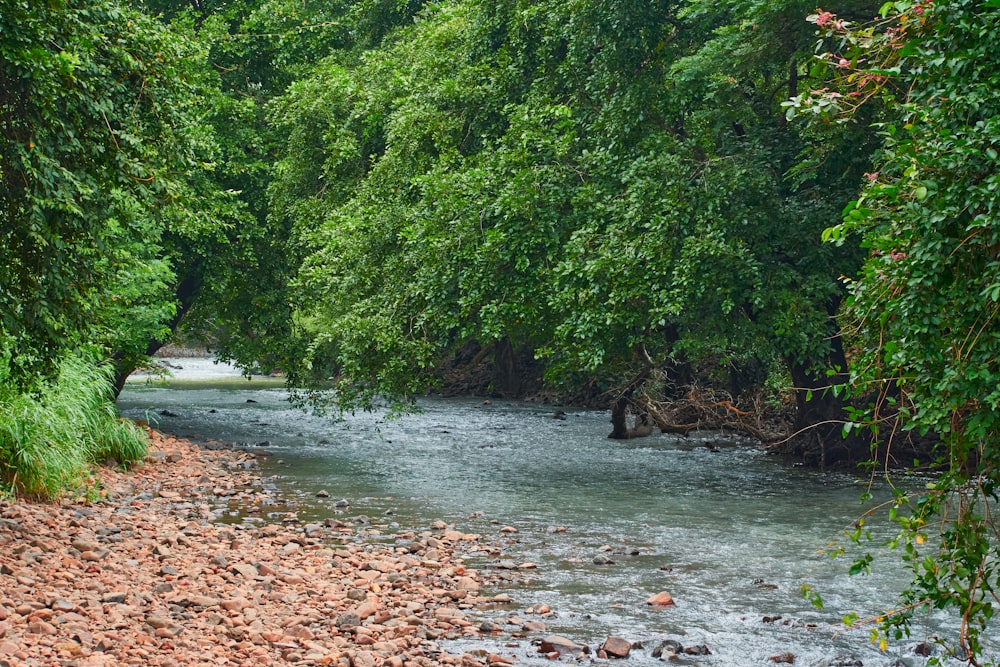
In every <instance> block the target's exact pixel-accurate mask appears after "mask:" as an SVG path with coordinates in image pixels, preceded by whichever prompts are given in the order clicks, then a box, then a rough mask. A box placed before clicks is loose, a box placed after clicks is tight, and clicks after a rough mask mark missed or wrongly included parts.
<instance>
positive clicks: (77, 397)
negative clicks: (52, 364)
mask: <svg viewBox="0 0 1000 667" xmlns="http://www.w3.org/2000/svg"><path fill="white" fill-rule="evenodd" d="M112 373H113V370H112V369H111V367H110V366H109V365H107V364H98V363H95V362H94V361H93V360H92V359H90V358H88V357H86V356H79V357H69V358H67V359H66V360H65V361H63V363H62V366H61V369H60V373H59V377H58V378H57V379H56V380H55V381H54V382H52V383H50V384H46V385H43V386H42V387H41V388H40V389H39V390H38V391H37V392H35V393H31V394H25V393H18V392H15V391H12V390H10V389H8V388H5V387H0V482H2V484H3V486H4V487H5V489H6V490H7V491H8V492H9V493H13V494H15V495H22V496H32V497H38V498H49V499H51V498H56V497H58V496H59V495H61V494H62V493H64V492H66V491H68V490H73V489H76V488H78V487H80V486H81V485H83V484H85V483H86V481H87V479H88V474H87V472H88V469H89V468H90V466H91V465H92V464H93V463H95V462H104V461H106V460H108V459H113V460H114V461H116V462H117V463H120V464H125V463H129V462H132V461H137V460H139V459H142V458H143V457H144V456H145V455H146V451H147V448H148V446H149V441H148V438H147V436H146V433H145V432H144V431H142V430H141V429H139V428H137V427H136V426H135V425H134V424H132V423H131V422H127V421H121V420H119V419H118V415H117V411H116V408H115V405H114V402H113V400H112V392H111V387H112V384H111V381H112Z"/></svg>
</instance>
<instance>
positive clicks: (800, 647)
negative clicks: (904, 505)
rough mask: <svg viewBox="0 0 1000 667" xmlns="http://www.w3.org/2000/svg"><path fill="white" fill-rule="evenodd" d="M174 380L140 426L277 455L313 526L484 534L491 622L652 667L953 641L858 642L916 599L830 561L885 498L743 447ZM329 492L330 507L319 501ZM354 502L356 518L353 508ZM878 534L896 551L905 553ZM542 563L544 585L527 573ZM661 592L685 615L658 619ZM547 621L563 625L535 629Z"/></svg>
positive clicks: (147, 400)
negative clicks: (329, 409) (327, 414)
mask: <svg viewBox="0 0 1000 667" xmlns="http://www.w3.org/2000/svg"><path fill="white" fill-rule="evenodd" d="M174 363H175V364H177V365H180V366H184V367H185V370H183V371H177V378H178V380H183V379H184V378H185V377H189V378H192V381H191V382H181V381H175V382H172V383H171V384H170V386H164V385H163V384H161V383H158V382H155V381H150V382H148V383H147V382H143V381H141V380H140V381H134V380H133V381H131V382H130V383H129V384H128V386H127V388H126V390H125V391H124V392H123V394H122V396H121V398H120V399H119V407H120V409H121V412H122V413H123V414H124V415H125V416H129V417H134V418H147V417H152V418H153V419H155V421H156V423H157V424H158V426H159V428H160V429H162V430H164V431H167V432H172V433H176V434H180V435H188V436H194V437H195V438H203V439H208V438H211V439H218V440H223V441H226V442H229V443H239V444H240V445H241V446H248V447H253V448H255V449H257V450H258V451H264V450H265V449H266V451H267V452H268V453H270V456H267V457H262V458H261V468H262V473H263V474H264V475H265V476H274V477H275V478H276V482H275V483H276V484H277V486H278V487H279V488H280V489H281V490H282V492H283V493H285V494H286V495H287V496H288V497H290V498H295V499H297V500H298V501H299V502H301V503H304V504H305V506H304V507H303V508H302V510H301V511H302V513H304V514H306V515H308V516H310V517H323V516H324V515H327V516H329V515H333V514H334V513H337V512H340V513H339V514H337V516H339V517H341V518H350V517H356V516H358V515H364V516H366V517H370V518H371V520H372V522H373V523H374V524H381V525H380V527H381V528H382V530H383V531H384V532H385V533H386V534H391V533H393V532H401V531H404V530H407V529H417V530H422V529H425V528H426V527H427V526H429V525H430V524H431V522H433V521H436V520H443V521H445V522H447V523H449V524H452V525H454V526H455V527H456V529H458V530H461V531H464V532H475V533H479V534H481V535H482V536H483V539H482V544H483V546H482V548H481V550H480V551H479V552H478V553H472V554H470V556H469V557H468V559H467V563H468V564H469V565H471V566H473V567H477V568H479V569H481V570H483V571H489V572H495V573H497V574H498V575H505V576H507V577H508V578H509V579H510V580H509V581H508V582H506V583H505V584H504V585H502V586H500V587H498V588H496V589H493V590H491V591H488V592H490V593H499V592H504V593H507V594H508V595H510V596H511V597H512V598H513V603H512V604H511V605H507V606H506V607H505V608H495V609H487V610H482V611H477V612H474V615H475V618H476V619H479V618H482V619H487V620H488V619H493V620H496V621H497V622H501V623H502V622H503V621H504V620H506V619H509V618H510V617H512V616H518V617H521V618H523V619H526V620H541V621H544V622H545V624H546V625H547V628H548V631H549V632H553V633H558V634H562V635H564V636H568V637H570V638H572V639H574V640H576V641H578V642H581V643H587V644H589V645H590V646H591V647H595V646H596V645H597V644H599V643H600V642H601V641H603V640H604V639H605V638H606V637H608V636H609V635H621V636H623V637H625V638H627V639H629V640H630V641H633V642H639V643H641V644H642V646H643V648H641V649H637V650H634V651H633V653H632V657H630V658H629V660H628V664H634V665H653V664H662V663H660V662H659V661H658V660H657V659H656V658H653V657H652V649H653V648H654V647H656V646H657V645H658V644H659V643H660V641H661V640H663V639H674V640H677V641H679V642H680V643H681V644H682V645H683V646H685V647H693V646H698V645H704V646H706V647H707V648H708V649H709V650H710V651H711V653H710V654H708V655H684V656H682V657H681V659H680V661H679V663H678V664H685V665H736V666H739V665H773V664H776V661H775V660H773V659H772V658H777V657H779V656H783V655H785V654H791V655H793V656H794V659H795V662H794V664H796V665H817V666H818V665H855V664H863V665H923V664H924V663H925V660H926V658H924V657H921V656H919V655H917V654H916V652H915V648H916V647H917V644H918V642H919V641H920V640H922V639H923V638H924V637H925V635H927V634H932V633H934V632H947V631H948V630H949V625H948V622H947V621H946V620H944V619H938V618H928V617H921V619H920V620H919V622H918V623H917V624H916V630H917V632H918V633H919V636H916V635H915V636H914V637H913V638H912V639H908V640H902V641H900V642H898V643H896V644H894V645H891V646H890V647H889V650H888V652H884V653H883V652H881V651H879V650H878V649H877V648H876V647H875V646H872V645H871V643H870V641H869V635H868V629H867V628H861V629H857V628H856V629H851V630H846V629H845V628H843V627H842V626H840V625H839V619H840V618H841V617H842V616H843V615H844V614H846V613H848V612H857V613H858V614H859V615H861V616H862V617H865V616H869V615H876V614H878V613H879V612H880V611H882V610H884V609H889V608H891V607H892V605H893V604H894V601H895V598H894V595H895V593H896V592H898V591H899V590H900V589H901V588H902V587H903V585H904V584H905V583H906V581H907V580H908V578H907V576H906V572H905V571H903V570H902V569H901V568H899V566H898V564H897V563H896V562H895V561H894V560H893V558H892V557H885V556H880V557H878V558H877V559H876V568H875V570H876V573H875V574H874V575H873V576H870V577H850V576H848V574H847V570H848V568H849V566H850V560H851V558H849V557H842V558H838V559H831V558H830V557H829V556H827V555H823V554H820V553H818V550H820V549H822V548H824V547H826V546H827V545H828V543H830V542H831V541H836V542H837V543H838V544H847V543H846V538H843V532H844V530H845V528H849V527H850V526H851V525H852V524H853V523H854V522H855V521H856V520H857V518H858V517H859V516H861V515H863V514H864V512H865V511H866V509H867V508H868V506H865V505H862V504H861V502H860V497H861V495H862V493H864V492H865V491H866V489H868V483H867V482H866V481H865V480H863V479H859V478H857V477H855V476H851V475H848V474H843V473H823V472H819V471H815V470H810V469H805V468H801V467H795V466H790V465H788V464H787V463H785V462H782V461H781V460H779V459H777V458H774V457H770V456H767V455H765V454H764V453H762V452H761V451H760V450H759V449H758V448H756V447H754V446H753V445H752V443H747V442H743V441H740V440H738V439H736V438H733V437H727V436H719V435H711V434H706V435H703V436H700V437H691V438H679V437H673V436H667V435H654V436H652V437H649V438H643V439H638V440H631V441H613V440H609V439H608V438H607V437H606V436H607V433H608V431H609V428H610V425H609V421H608V420H609V415H608V414H607V413H606V412H600V411H578V410H571V409H565V408H564V409H563V410H565V413H561V412H557V408H554V407H552V406H546V405H540V404H536V403H531V402H500V401H493V402H484V401H483V400H481V399H480V400H455V399H447V400H445V399H427V400H424V401H422V402H421V403H420V407H421V408H422V412H421V413H419V414H414V415H410V416H407V417H404V418H402V419H400V420H389V421H387V420H384V419H381V418H380V417H379V416H377V415H371V414H359V415H357V416H348V417H347V418H346V419H344V420H343V421H342V422H336V423H335V422H332V421H331V420H329V419H325V418H322V417H315V416H310V415H306V414H304V413H302V412H301V411H299V410H297V409H295V408H293V407H291V406H290V405H289V404H288V402H287V400H286V393H285V391H284V390H283V389H282V388H281V387H280V385H278V384H276V383H275V382H273V381H272V382H267V381H263V382H262V381H261V380H260V379H255V380H253V381H249V382H248V381H246V380H240V379H238V378H235V377H234V376H233V373H232V371H231V369H228V368H225V367H216V366H211V365H209V364H206V362H205V361H203V360H190V359H184V360H176V361H175V362H174ZM161 411H167V412H168V413H170V414H171V415H173V416H162V415H160V414H159V413H160V412H161ZM905 483H915V482H914V481H913V480H908V481H906V482H905ZM321 491H327V492H328V493H329V494H330V497H329V498H317V493H319V492H321ZM872 492H873V494H874V496H875V500H874V501H873V502H878V501H880V500H885V499H886V498H887V497H888V496H889V490H888V486H887V485H886V484H885V483H884V482H880V483H878V484H876V485H875V486H874V487H873V488H872ZM341 499H347V500H349V502H350V505H351V507H350V508H349V510H347V511H346V512H345V511H344V510H342V509H340V510H338V509H336V508H335V501H338V500H341ZM345 514H346V517H345ZM872 525H873V530H874V532H875V534H876V536H877V537H878V536H883V537H884V536H885V535H888V534H889V528H888V527H887V526H885V525H882V526H879V524H878V521H877V520H872ZM506 526H511V527H513V528H516V529H517V532H516V533H510V532H507V533H505V532H501V530H500V529H501V527H506ZM595 559H597V560H601V559H603V560H605V561H608V560H610V561H612V562H610V563H605V564H596V563H595ZM524 563H534V564H536V565H537V568H535V569H517V570H511V569H509V568H510V567H511V565H512V564H513V565H520V564H524ZM803 585H810V586H813V587H814V589H815V590H816V591H818V592H819V593H820V594H821V595H822V596H823V599H824V602H825V606H824V608H823V609H822V610H820V609H816V608H815V607H813V606H812V605H811V604H809V603H808V602H807V601H806V600H804V599H803V597H802V587H803ZM659 591H669V592H670V593H671V594H672V596H673V597H674V599H675V601H676V603H677V604H676V606H673V607H668V608H665V609H653V608H650V607H647V605H646V604H645V600H646V599H647V598H648V597H650V596H651V595H653V594H654V593H657V592H659ZM538 604H546V605H548V606H549V607H550V608H551V610H552V612H553V613H552V614H550V615H548V616H546V617H544V618H543V617H536V616H532V615H530V614H528V611H529V609H530V607H532V606H533V605H538ZM506 627H510V626H506ZM951 630H952V631H953V628H951ZM508 644H511V645H510V646H508ZM515 645H516V646H515ZM476 647H484V648H488V649H490V650H493V651H498V652H502V653H505V654H508V655H509V654H511V653H516V654H517V655H518V657H519V664H539V665H540V664H548V662H547V661H546V660H544V659H543V658H542V657H541V656H540V655H539V654H537V653H536V652H535V648H534V647H533V646H532V645H531V644H530V641H529V640H528V639H512V638H511V637H510V636H507V637H499V638H497V639H496V640H495V641H492V642H490V641H488V640H483V641H479V640H477V641H475V642H457V643H455V644H454V645H450V646H449V645H448V644H447V643H445V644H444V646H443V648H445V649H446V650H450V651H452V652H462V651H465V650H472V649H474V648H476Z"/></svg>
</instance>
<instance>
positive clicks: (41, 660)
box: [0, 432, 565, 667]
mask: <svg viewBox="0 0 1000 667" xmlns="http://www.w3.org/2000/svg"><path fill="white" fill-rule="evenodd" d="M151 438H152V440H153V443H152V448H151V451H153V452H161V453H162V452H169V454H167V455H163V456H150V457H148V458H147V460H146V462H145V463H144V465H142V466H134V467H133V468H132V470H131V471H129V472H124V473H123V472H121V471H120V470H117V469H110V468H108V469H99V470H96V471H95V472H94V473H93V474H94V475H95V476H96V477H98V478H99V483H100V486H101V488H103V489H105V490H106V492H107V493H106V498H105V499H104V500H102V501H100V502H98V503H94V504H80V503H75V502H70V501H63V502H60V503H55V504H40V503H32V502H27V501H24V502H9V501H2V502H0V572H2V574H0V656H3V659H0V663H4V662H10V661H11V660H13V661H14V662H12V663H10V664H24V665H54V664H65V665H69V664H75V665H78V666H79V667H89V666H107V665H142V666H144V667H145V666H149V667H179V666H181V665H185V666H187V665H206V666H207V665H227V666H228V665H232V666H234V667H237V666H242V665H247V666H248V667H249V666H257V665H264V666H267V665H272V666H275V665H290V664H301V665H332V666H334V667H336V666H338V665H339V666H341V667H344V666H348V665H350V666H353V667H375V666H376V665H385V666H388V667H405V666H408V665H413V666H414V667H434V666H436V665H461V666H464V667H472V665H473V664H475V665H479V666H480V667H488V665H496V666H498V667H503V666H504V665H509V664H511V659H510V658H507V657H504V656H502V655H495V654H487V653H486V652H482V653H481V654H478V653H477V654H476V655H471V654H466V655H465V656H450V655H448V654H447V653H446V652H443V651H442V650H441V648H440V647H439V646H438V645H437V644H436V643H435V641H434V640H435V639H437V638H459V637H461V638H463V639H469V638H475V637H477V636H481V635H490V634H495V633H497V632H498V631H499V627H498V626H496V624H490V623H482V622H480V621H472V620H470V619H469V618H468V617H467V616H466V613H467V612H468V611H469V610H470V609H473V608H474V607H476V606H479V605H487V604H495V603H496V602H504V601H506V602H509V601H510V598H509V597H507V596H504V595H500V596H497V597H496V598H491V597H488V596H482V595H480V587H481V586H483V585H484V584H485V583H486V582H484V579H483V576H482V575H481V574H480V573H479V572H477V571H475V570H472V569H469V568H467V567H465V566H463V565H462V561H461V558H460V557H459V556H458V554H456V552H455V548H456V547H458V546H459V545H473V547H472V548H479V547H475V546H474V545H476V544H477V543H478V542H479V539H480V538H479V536H478V535H474V534H469V533H463V532H460V531H458V530H456V529H454V528H452V527H451V526H448V525H447V524H445V523H444V522H435V524H434V525H433V526H432V528H433V529H434V530H436V531H440V532H438V533H431V532H430V531H428V532H426V533H421V534H417V533H410V534H409V535H408V536H407V537H406V538H405V539H407V540H410V542H409V543H408V544H410V548H397V547H396V546H395V545H392V544H389V545H384V544H363V543H360V542H356V541H355V540H356V539H357V538H356V537H355V530H359V529H354V528H353V527H352V525H351V524H347V523H331V522H330V521H327V522H326V523H325V524H324V525H320V524H305V522H303V523H301V524H300V523H297V522H296V521H295V520H293V519H294V517H293V515H291V514H286V513H285V512H281V513H279V514H278V515H277V516H276V517H274V518H273V519H272V521H273V523H267V524H263V525H262V524H260V523H256V524H254V523H250V522H247V523H244V524H238V525H223V524H213V523H210V522H209V520H210V519H211V518H213V517H221V516H223V515H224V513H225V512H226V511H227V509H231V508H233V507H236V506H243V507H251V506H254V504H255V503H259V504H263V501H264V500H265V499H267V500H268V501H269V502H273V498H272V497H271V496H273V494H270V493H266V492H265V491H264V485H263V483H262V482H261V480H260V478H259V477H257V476H256V475H255V470H254V465H253V462H254V457H253V455H251V454H248V453H246V452H242V451H226V450H215V451H208V450H201V449H199V448H198V447H197V446H195V445H194V444H192V443H189V442H187V441H185V440H182V439H179V438H174V437H170V436H165V435H163V434H160V433H157V432H151ZM213 494H214V495H213ZM341 503H343V504H344V505H348V504H349V503H347V501H346V500H345V501H339V502H338V503H337V505H340V504H341ZM257 516H258V517H259V516H260V515H257ZM290 517H291V518H290ZM330 528H335V529H334V530H330ZM26 537H27V538H28V539H26ZM32 540H35V541H34V542H32ZM25 544H32V545H33V546H32V548H31V549H25V548H24V545H25ZM34 545H37V548H35V546H34ZM19 547H20V548H19ZM505 564H506V563H505ZM513 567H514V568H517V567H520V568H524V567H525V564H522V565H521V566H517V565H514V566H513ZM8 575H12V576H8ZM563 648H564V649H565V647H563ZM57 656H58V657H57Z"/></svg>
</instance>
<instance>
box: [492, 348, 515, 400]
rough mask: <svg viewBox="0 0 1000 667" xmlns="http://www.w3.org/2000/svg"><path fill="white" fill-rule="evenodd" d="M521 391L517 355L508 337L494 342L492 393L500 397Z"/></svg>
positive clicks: (513, 394)
mask: <svg viewBox="0 0 1000 667" xmlns="http://www.w3.org/2000/svg"><path fill="white" fill-rule="evenodd" d="M520 391H521V376H520V374H519V370H518V363H517V356H516V355H515V354H514V346H513V345H511V342H510V339H509V338H506V337H505V338H502V339H500V340H498V341H497V342H496V346H495V347H494V350H493V393H494V394H495V395H496V396H500V397H511V396H518V395H519V393H520Z"/></svg>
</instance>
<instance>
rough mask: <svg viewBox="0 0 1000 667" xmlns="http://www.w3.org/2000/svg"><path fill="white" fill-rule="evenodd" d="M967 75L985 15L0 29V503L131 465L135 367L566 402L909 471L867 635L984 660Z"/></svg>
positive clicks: (322, 7)
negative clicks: (228, 365) (912, 490)
mask: <svg viewBox="0 0 1000 667" xmlns="http://www.w3.org/2000/svg"><path fill="white" fill-rule="evenodd" d="M998 65H1000V0H935V1H931V0H919V1H917V2H913V1H908V2H886V3H880V2H875V3H872V2H867V1H863V0H837V1H836V2H835V3H834V4H833V5H830V6H827V7H825V8H822V9H818V8H816V7H815V6H814V5H813V4H810V3H806V2H801V1H799V0H779V1H773V2H764V1H762V0H713V1H711V2H708V1H706V0H677V1H673V0H647V1H639V0H573V1H572V2H570V1H567V0H536V1H534V2H529V1H527V0H489V1H487V0H439V1H430V0H428V1H424V0H322V1H321V0H185V1H181V0H146V1H141V0H135V1H133V2H128V1H127V0H46V1H45V2H27V1H25V0H0V133H2V139H0V181H2V187H0V315H2V319H0V380H2V383H0V405H2V414H0V477H2V479H3V480H4V488H5V493H7V494H9V495H14V496H17V495H23V496H36V497H54V496H58V494H59V493H61V492H62V491H63V490H64V489H66V488H67V487H70V486H72V485H73V484H74V483H75V480H78V479H79V478H80V475H81V470H84V469H86V467H87V466H88V465H90V464H91V463H93V462H96V461H104V460H106V459H108V458H112V459H114V460H116V461H119V462H122V463H126V462H128V461H132V460H136V459H138V458H141V457H142V456H143V455H144V452H145V447H146V443H145V442H144V441H143V434H142V433H141V432H140V431H138V430H137V429H136V428H135V427H134V426H132V425H131V424H129V423H126V422H123V421H120V420H118V419H117V414H116V411H115V407H114V397H115V396H116V395H117V392H118V391H120V390H121V387H122V385H123V382H124V379H125V377H127V376H128V375H129V374H130V373H131V372H132V371H133V370H135V369H136V368H138V367H141V366H142V365H143V364H145V363H147V360H148V358H149V356H150V355H152V354H153V353H154V352H156V350H157V349H159V348H160V347H161V346H162V345H163V344H165V343H167V342H168V341H187V342H190V341H202V342H204V343H205V344H207V345H208V346H209V347H210V348H211V349H212V351H213V352H214V353H215V354H216V355H218V356H219V358H221V359H225V360H230V361H233V362H235V363H237V364H238V365H240V366H241V367H243V368H245V369H247V372H250V371H251V370H253V371H255V372H256V371H262V372H272V371H280V372H281V373H282V374H283V376H284V377H285V378H286V379H287V381H288V384H289V387H290V388H292V389H293V390H294V391H295V396H296V399H297V400H299V401H301V403H302V404H303V406H304V407H306V408H312V409H316V410H332V411H334V412H336V411H337V410H356V409H371V408H373V407H376V406H386V405H388V406H390V407H391V408H392V409H395V410H400V411H405V410H406V409H408V407H409V406H411V405H412V402H413V400H414V399H415V398H416V397H419V396H422V395H425V394H427V393H431V392H444V393H472V394H478V395H488V396H504V397H522V396H526V395H533V396H541V397H547V398H549V399H550V400H554V401H569V402H576V403H584V404H588V405H598V406H602V407H604V408H606V409H609V410H610V412H611V415H612V436H613V437H619V438H627V437H633V436H638V435H643V434H646V433H649V432H650V431H652V430H654V429H660V430H663V431H668V432H686V431H687V430H691V429H695V428H728V429H732V430H736V431H739V432H742V433H744V434H747V435H749V436H751V437H754V438H756V439H759V440H760V441H761V443H762V445H763V446H765V447H768V448H769V449H771V450H772V451H776V452H780V453H782V454H784V455H787V456H791V457H794V458H796V459H798V460H804V461H806V462H807V463H809V464H811V465H817V466H824V467H825V466H834V465H854V464H857V463H859V462H860V463H861V464H862V465H863V466H866V468H865V469H867V470H868V471H869V473H870V474H876V475H877V474H883V473H886V472H889V471H893V470H898V469H901V468H908V469H915V470H932V471H934V475H935V476H934V477H933V480H934V481H933V482H929V483H928V484H927V488H926V490H925V491H924V492H922V493H921V494H919V495H912V494H908V493H904V492H902V491H900V492H899V493H898V494H897V496H896V498H895V501H894V503H893V506H891V507H888V508H886V511H887V512H888V513H889V515H890V517H891V518H892V519H894V520H895V521H896V522H897V524H898V536H897V537H896V538H895V539H894V540H893V541H892V543H891V544H890V545H888V548H891V549H895V550H896V551H897V552H898V553H899V555H900V557H901V558H902V559H903V560H905V561H906V562H907V563H909V564H910V566H912V568H913V573H914V579H913V583H912V586H911V588H910V589H909V590H907V591H906V592H904V594H903V599H902V601H901V605H900V610H899V611H898V612H897V613H893V614H887V615H886V616H885V617H884V618H882V619H880V621H879V625H878V628H877V630H876V632H878V633H883V635H884V636H897V637H898V636H902V635H903V634H904V633H906V632H907V629H908V622H909V619H910V618H911V614H912V611H913V610H915V609H918V608H921V607H926V606H932V607H936V608H941V609H949V610H951V611H953V612H954V613H955V614H957V615H958V616H960V617H961V618H962V620H963V623H962V633H961V636H960V637H959V638H957V640H956V641H957V644H956V649H955V650H956V651H958V652H959V655H965V656H967V657H969V659H970V661H971V662H973V664H978V663H976V662H975V660H976V656H980V655H981V653H982V650H983V645H982V638H983V637H984V636H985V633H987V631H988V628H989V622H990V620H991V618H992V615H993V612H994V610H995V609H996V606H997V605H998V598H997V597H996V593H995V587H996V586H997V585H998V584H1000V572H998V570H997V567H998V565H1000V563H998V559H997V555H996V552H995V544H996V542H995V540H996V537H997V526H996V525H995V524H994V520H993V518H992V516H991V509H992V503H993V502H994V501H995V500H996V497H997V493H998V488H997V484H998V482H1000V469H998V465H997V464H998V463H1000V451H998V450H997V449H996V445H997V443H998V441H1000V326H998V320H997V316H998V312H1000V219H998V216H1000V192H998V186H1000V169H998V151H1000V96H997V94H996V91H997V90H1000V66H998ZM856 528H857V531H856V533H854V534H853V535H852V536H851V537H852V538H853V539H854V540H855V541H858V542H860V543H865V542H866V540H867V538H866V532H865V528H864V526H863V525H858V526H857V527H856ZM873 548H882V546H881V545H873ZM869 562H870V557H862V558H860V559H859V560H858V562H857V563H856V568H857V570H858V571H859V572H860V571H864V570H866V569H867V567H868V565H869ZM816 602H817V604H821V601H820V600H818V599H817V600H816Z"/></svg>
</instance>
